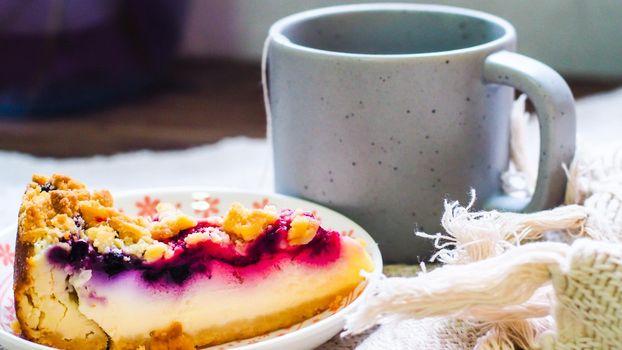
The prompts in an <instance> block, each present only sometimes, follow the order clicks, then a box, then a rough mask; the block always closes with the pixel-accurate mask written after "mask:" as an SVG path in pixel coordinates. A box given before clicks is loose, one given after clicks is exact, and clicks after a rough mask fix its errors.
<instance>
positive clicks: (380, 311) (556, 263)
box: [344, 97, 622, 350]
mask: <svg viewBox="0 0 622 350" xmlns="http://www.w3.org/2000/svg"><path fill="white" fill-rule="evenodd" d="M527 120H528V116H527V115H526V114H525V111H524V98H522V97H521V99H519V100H518V101H517V103H516V105H515V108H514V116H513V119H512V132H513V136H512V138H513V141H512V158H513V165H512V168H511V169H510V171H508V172H507V173H506V174H504V178H503V180H504V184H505V185H504V188H505V189H506V190H507V191H508V192H511V193H514V194H516V193H518V194H519V195H520V194H521V192H522V193H523V194H524V195H528V194H530V193H531V191H532V189H533V181H534V176H535V175H534V174H535V171H534V169H530V168H529V163H530V162H529V160H528V157H527V154H526V152H525V151H524V149H523V146H524V144H525V143H524V134H525V125H526V123H527ZM521 135H522V136H521ZM567 173H568V177H569V181H568V187H567V191H566V198H565V202H566V205H565V206H562V207H558V208H555V209H552V210H547V211H542V212H538V213H531V214H517V213H501V212H496V211H488V212H472V211H471V207H472V204H473V201H474V198H475V194H474V193H473V195H472V198H473V199H472V201H471V203H469V204H468V205H466V206H461V205H459V203H457V202H446V203H445V213H444V214H443V217H442V225H443V227H444V228H445V231H446V233H445V234H440V233H438V234H433V235H431V234H426V233H422V232H418V233H416V234H417V235H419V236H421V237H426V238H429V239H433V240H434V241H435V245H436V247H437V248H438V252H437V253H436V254H435V255H434V257H433V259H434V260H436V261H438V262H441V263H443V264H444V266H442V267H439V268H437V269H435V270H433V271H431V272H422V273H420V274H419V275H418V276H416V277H411V278H386V277H384V276H382V275H371V276H369V279H370V286H369V287H368V288H371V290H370V292H371V293H366V300H364V301H363V302H362V303H361V307H360V308H359V309H358V310H356V312H355V313H353V314H351V315H349V316H348V318H347V323H346V328H345V331H344V335H345V336H347V335H350V334H357V333H360V332H362V331H364V330H366V329H368V328H370V327H372V326H374V325H377V324H380V325H381V326H380V328H379V329H378V330H376V331H375V332H374V333H372V334H371V335H370V337H369V338H368V339H366V340H365V341H364V342H362V343H361V344H360V345H359V347H358V348H359V349H363V350H366V349H396V348H411V349H441V350H454V349H455V350H457V349H461V350H462V349H476V350H501V349H508V350H512V349H542V350H579V349H620V348H622V144H620V145H618V146H612V147H610V148H609V149H607V150H605V151H604V152H603V151H602V150H601V152H600V153H593V152H589V149H588V148H587V147H586V146H585V145H581V146H580V150H579V152H578V154H577V156H576V157H575V160H574V161H573V164H571V165H570V166H569V167H568V168H567ZM517 184H518V186H517ZM550 240H555V241H557V242H552V241H550Z"/></svg>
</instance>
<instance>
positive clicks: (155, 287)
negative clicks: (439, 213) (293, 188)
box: [14, 175, 372, 350]
mask: <svg viewBox="0 0 622 350" xmlns="http://www.w3.org/2000/svg"><path fill="white" fill-rule="evenodd" d="M362 270H366V271H371V270H372V262H371V259H370V257H369V255H368V254H367V253H366V252H365V249H364V247H363V245H362V244H361V242H360V241H358V240H355V239H352V238H349V237H345V236H342V235H340V234H339V233H338V232H336V231H331V230H327V229H325V228H322V227H321V226H320V222H319V219H318V218H316V217H315V216H314V215H312V214H311V213H308V212H302V211H299V210H291V209H284V210H280V211H277V210H276V209H275V208H274V207H266V208H264V209H256V210H247V209H245V208H244V207H242V206H241V205H240V204H234V205H232V206H231V208H230V209H229V211H228V212H227V214H226V215H225V216H224V218H222V217H211V218H208V219H201V220H197V219H194V218H192V217H190V216H187V215H184V214H182V213H180V212H178V211H177V210H176V209H175V208H174V207H172V206H168V205H160V206H159V207H158V215H157V216H156V217H154V218H145V217H137V216H131V215H127V214H124V213H122V212H120V211H119V210H117V209H115V208H114V207H113V201H112V197H111V195H110V193H109V192H107V191H94V192H89V191H88V190H86V188H85V186H84V185H83V184H82V183H80V182H78V181H75V180H73V179H71V178H69V177H66V176H61V175H53V176H52V177H50V178H46V177H43V176H38V175H35V176H33V181H32V182H31V183H30V184H29V186H28V188H27V190H26V193H25V194H24V198H23V203H22V206H21V209H20V213H19V228H18V236H17V245H16V262H15V285H14V291H15V308H16V311H17V319H18V321H19V325H20V328H21V330H22V334H23V336H24V337H26V338H27V339H29V340H32V341H35V342H37V343H40V344H45V345H49V346H53V347H57V348H61V349H94V350H97V349H102V350H103V349H115V350H116V349H151V350H160V349H179V350H184V349H195V348H197V347H201V346H206V345H215V344H221V343H225V342H228V341H232V340H237V339H243V338H249V337H253V336H256V335H260V334H263V333H266V332H269V331H272V330H276V329H279V328H282V327H288V326H290V325H292V324H295V323H298V322H301V321H302V320H304V319H306V318H309V317H312V316H314V315H316V314H317V313H319V312H322V311H324V310H326V309H328V308H330V307H331V305H334V304H335V303H336V302H338V301H339V300H340V299H341V298H343V297H344V296H346V295H348V294H349V293H351V292H352V290H354V289H355V288H356V287H357V286H358V285H359V284H360V283H361V282H363V277H361V274H360V272H361V271H362Z"/></svg>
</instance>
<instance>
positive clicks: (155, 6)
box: [0, 0, 622, 157]
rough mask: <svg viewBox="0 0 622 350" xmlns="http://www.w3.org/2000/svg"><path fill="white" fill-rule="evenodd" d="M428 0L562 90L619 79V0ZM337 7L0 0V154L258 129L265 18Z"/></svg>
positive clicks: (85, 150)
mask: <svg viewBox="0 0 622 350" xmlns="http://www.w3.org/2000/svg"><path fill="white" fill-rule="evenodd" d="M361 2H371V1H356V3H361ZM374 2H381V1H374ZM412 2H415V1H412ZM429 2H434V3H438V4H447V5H456V6H462V7H467V8H473V9H479V10H483V11H487V12H490V13H493V14H496V15H499V16H502V17H504V18H506V19H508V20H509V21H510V22H512V23H513V24H514V26H515V27H516V28H517V31H518V38H519V51H520V52H522V53H524V54H526V55H529V56H531V57H533V58H536V59H538V60H541V61H543V62H545V63H547V64H549V65H550V66H552V67H553V68H555V69H557V70H558V71H559V72H560V73H562V74H563V75H564V77H565V78H566V79H567V80H568V81H569V83H570V85H571V88H572V90H573V92H574V94H575V97H582V96H585V95H588V94H593V93H597V92H604V91H608V90H612V89H614V88H616V87H618V86H620V85H622V40H621V33H622V20H621V18H622V2H621V1H619V0H594V1H583V0H547V1H539V0H522V1H505V0H471V1H467V0H443V1H429ZM345 3H355V1H332V0H305V1H286V0H256V1H249V0H209V1H208V0H1V1H0V52H1V53H2V54H1V55H0V150H6V151H20V152H26V153H30V154H33V155H38V156H52V157H74V156H91V155H99V154H114V153H118V152H124V151H130V150H137V149H154V150H163V149H183V148H188V147H192V146H197V145H202V144H209V143H214V142H216V141H218V140H220V139H222V138H225V137H230V136H236V135H244V136H250V137H257V138H261V137H264V136H265V128H266V123H265V114H264V109H263V100H262V93H261V81H260V80H261V79H260V68H259V67H260V66H259V61H260V57H261V50H262V45H263V42H264V39H265V37H266V34H267V30H268V28H269V26H270V24H271V23H273V22H274V21H276V20H277V19H279V18H281V17H283V16H286V15H289V14H291V13H294V12H298V11H302V10H305V9H310V8H316V7H322V6H329V5H336V4H345Z"/></svg>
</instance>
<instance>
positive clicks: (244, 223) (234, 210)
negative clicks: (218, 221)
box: [222, 203, 279, 241]
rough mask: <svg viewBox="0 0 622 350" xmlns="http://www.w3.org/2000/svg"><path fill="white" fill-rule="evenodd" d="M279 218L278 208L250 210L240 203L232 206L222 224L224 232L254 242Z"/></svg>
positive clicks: (269, 206)
mask: <svg viewBox="0 0 622 350" xmlns="http://www.w3.org/2000/svg"><path fill="white" fill-rule="evenodd" d="M278 218H279V215H278V213H277V212H276V208H275V207H274V206H271V205H267V206H266V207H265V208H264V209H253V210H248V209H246V208H244V206H242V204H240V203H234V204H232V205H231V208H230V209H229V212H228V213H227V215H226V216H225V218H224V221H223V223H222V228H223V230H224V231H225V232H226V233H228V234H230V235H232V236H234V237H236V238H240V239H242V240H243V241H252V240H253V239H255V238H257V236H259V235H260V234H262V233H263V232H264V231H265V230H266V228H267V227H268V226H269V225H271V224H273V223H274V222H275V221H276V220H277V219H278Z"/></svg>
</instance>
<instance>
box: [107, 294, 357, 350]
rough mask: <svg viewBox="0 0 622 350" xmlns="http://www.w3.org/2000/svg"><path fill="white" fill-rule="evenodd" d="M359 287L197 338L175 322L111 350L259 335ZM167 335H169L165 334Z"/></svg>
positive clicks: (183, 349)
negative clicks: (185, 331)
mask: <svg viewBox="0 0 622 350" xmlns="http://www.w3.org/2000/svg"><path fill="white" fill-rule="evenodd" d="M355 288H356V285H354V286H348V287H346V288H343V289H342V290H341V291H339V292H338V293H336V294H333V295H329V296H325V297H322V298H318V299H316V300H312V301H309V302H306V303H303V304H301V305H298V306H296V307H292V308H289V309H286V310H283V311H280V312H276V313H273V314H271V315H265V316H261V317H257V318H254V319H247V320H238V321H234V322H230V323H227V324H224V325H220V326H218V327H210V328H205V329H203V330H200V331H199V332H197V334H196V335H195V336H194V337H190V336H189V335H187V334H185V333H183V329H182V327H181V325H180V324H179V323H177V322H175V323H173V324H171V326H170V327H169V328H167V329H164V330H159V331H156V332H153V334H152V335H151V336H150V337H144V338H134V339H121V340H118V341H115V342H113V343H112V347H111V350H134V349H138V348H140V347H141V346H143V347H144V348H145V349H149V350H159V349H179V350H193V349H195V347H194V346H189V344H196V345H197V346H199V347H204V346H211V345H218V344H224V343H228V342H231V341H235V340H242V339H248V338H252V337H256V336H259V335H262V334H265V333H268V332H271V331H274V330H278V329H282V328H287V327H290V326H292V325H295V324H297V323H300V322H302V321H304V320H306V319H309V318H311V317H313V316H315V315H317V314H319V313H321V312H323V311H325V310H328V309H330V308H331V307H332V306H334V305H336V304H337V303H338V302H340V301H341V300H342V299H343V298H345V297H347V296H348V295H349V294H350V293H351V292H352V290H354V289H355ZM164 334H165V335H166V337H163V336H162V335H164Z"/></svg>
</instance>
